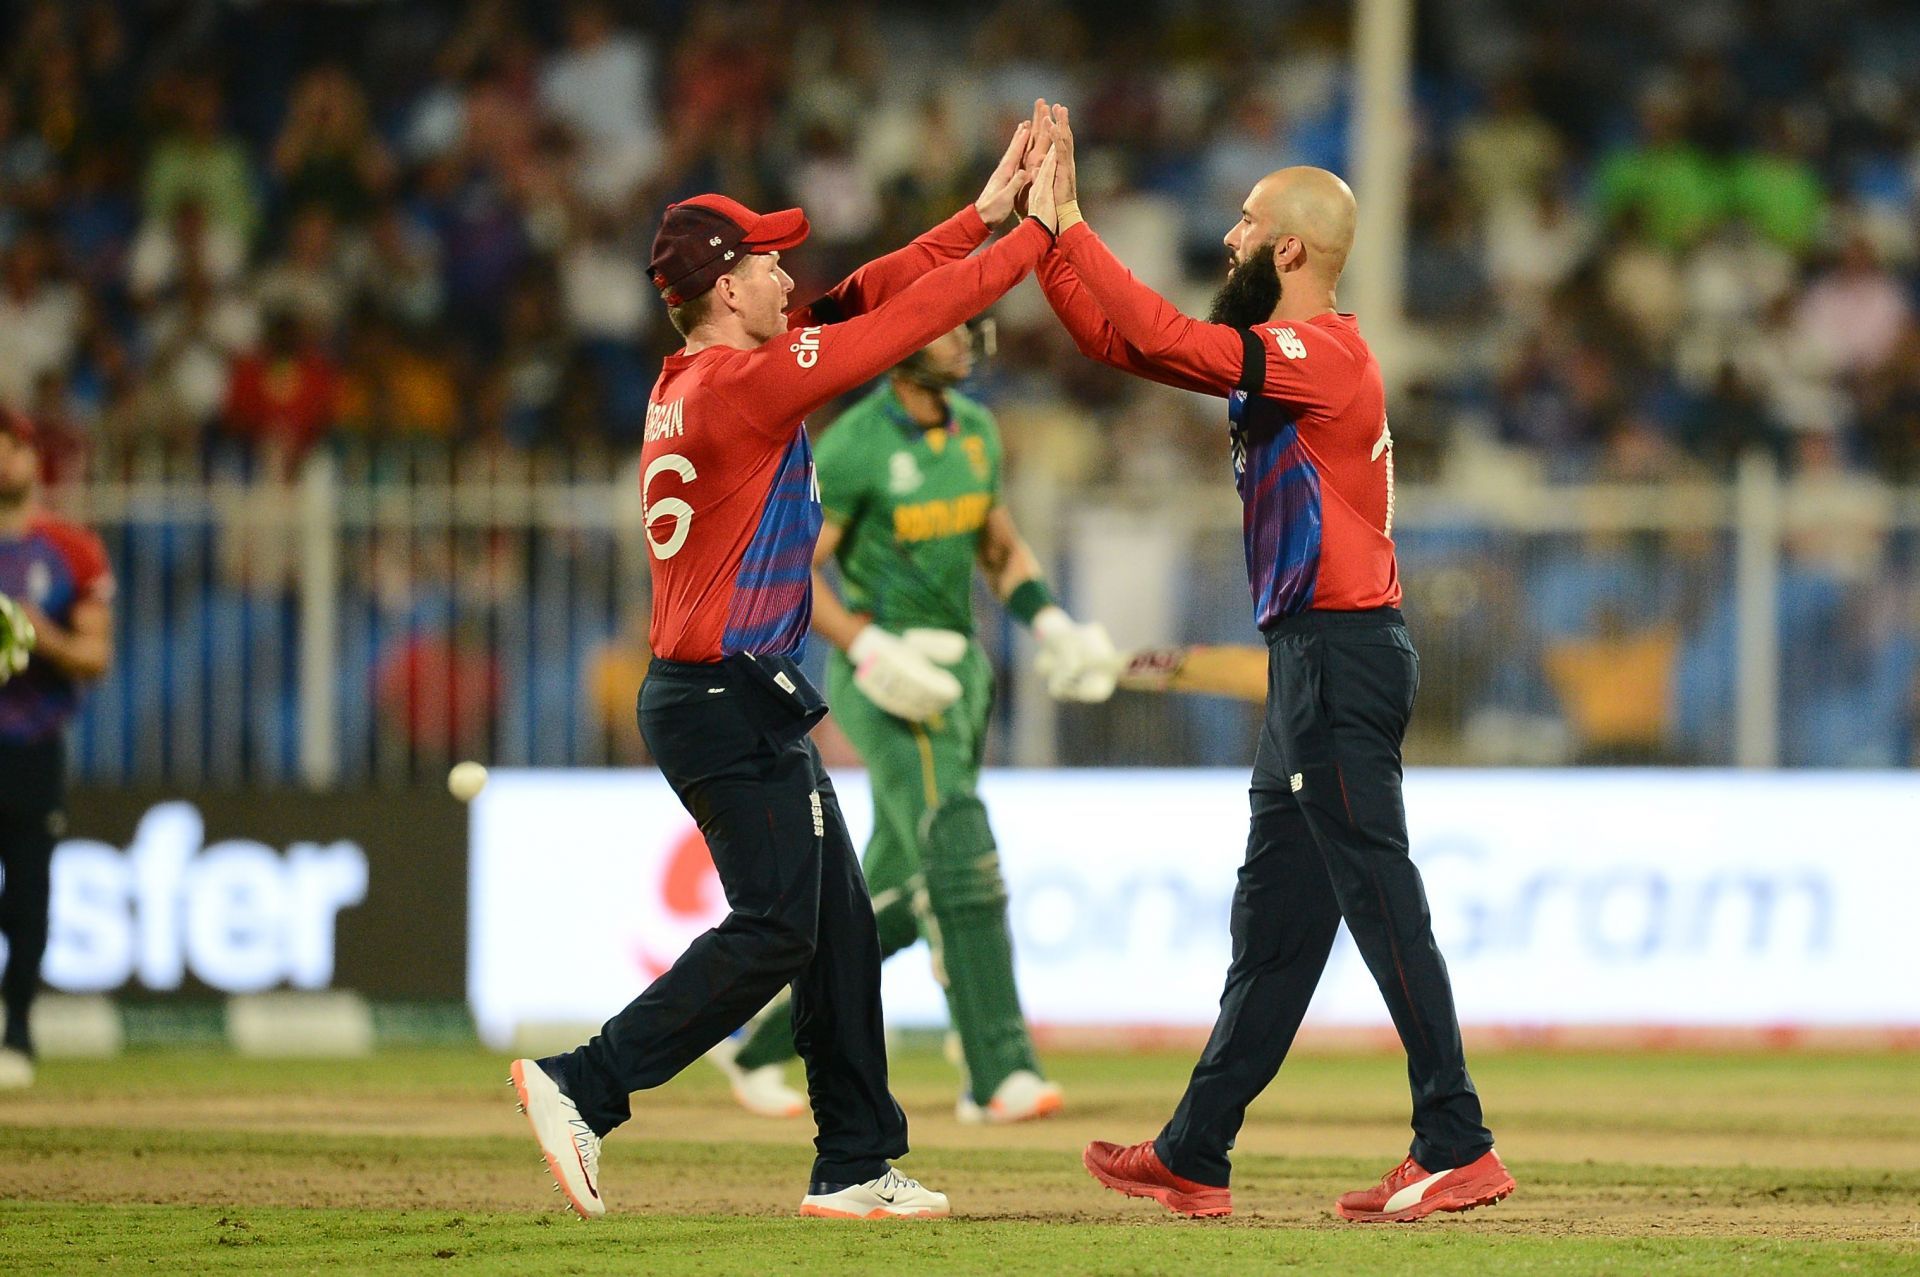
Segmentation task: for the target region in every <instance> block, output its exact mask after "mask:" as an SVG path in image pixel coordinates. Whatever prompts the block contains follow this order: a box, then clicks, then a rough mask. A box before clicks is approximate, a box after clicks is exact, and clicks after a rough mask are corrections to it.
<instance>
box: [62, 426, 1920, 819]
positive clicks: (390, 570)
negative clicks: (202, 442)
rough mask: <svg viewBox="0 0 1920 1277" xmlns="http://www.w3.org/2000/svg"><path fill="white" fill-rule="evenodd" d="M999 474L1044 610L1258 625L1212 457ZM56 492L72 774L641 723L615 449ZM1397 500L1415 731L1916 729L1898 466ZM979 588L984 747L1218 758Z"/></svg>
mask: <svg viewBox="0 0 1920 1277" xmlns="http://www.w3.org/2000/svg"><path fill="white" fill-rule="evenodd" d="M1011 500H1012V504H1013V506H1014V509H1015V512H1016V514H1017V515H1018V516H1019V517H1020V520H1021V522H1022V525H1023V527H1024V529H1025V530H1026V531H1027V533H1028V534H1029V536H1030V538H1031V539H1032V540H1033V542H1034V543H1035V545H1036V547H1037V548H1038V549H1039V550H1040V552H1041V553H1042V557H1043V560H1045V561H1047V562H1048V563H1050V564H1051V565H1052V569H1053V571H1054V573H1055V575H1056V577H1057V579H1058V581H1059V583H1060V586H1061V588H1062V591H1063V593H1064V594H1065V595H1066V596H1067V598H1068V600H1069V602H1070V603H1071V604H1072V606H1073V607H1074V609H1075V610H1076V612H1078V613H1080V614H1082V615H1084V616H1088V617H1098V618H1100V619H1102V620H1105V621H1106V622H1107V623H1108V624H1109V626H1110V627H1111V628H1112V629H1113V630H1114V632H1115V634H1116V637H1117V638H1119V639H1120V640H1121V641H1122V642H1123V645H1124V644H1141V643H1165V642H1176V641H1185V642H1239V643H1257V642H1258V636H1257V634H1255V633H1254V632H1253V630H1252V627H1251V621H1250V618H1249V606H1248V602H1247V595H1246V584H1245V575H1244V566H1243V562H1242V555H1241V549H1240V543H1239V507H1238V504H1237V502H1236V501H1235V499H1234V497H1233V494H1232V491H1231V489H1229V488H1226V487H1225V486H1224V485H1213V484H1198V483H1196V484H1194V485H1192V486H1190V487H1176V488H1172V489H1169V488H1166V487H1156V488H1154V489H1153V490H1151V491H1143V490H1135V489H1101V490H1097V491H1079V492H1074V493H1064V492H1058V491H1049V490H1046V489H1044V488H1042V487H1034V486H1028V487H1025V488H1021V489H1017V490H1016V491H1015V492H1014V494H1013V495H1012V498H1011ZM62 503H63V504H64V505H66V506H67V507H68V508H69V509H70V510H71V511H72V512H73V513H75V514H76V515H78V516H79V517H81V518H83V519H85V520H87V521H88V522H90V523H91V524H93V526H95V527H96V528H97V529H98V530H99V531H100V532H101V534H102V536H103V537H104V539H105V541H106V543H107V547H108V552H109V555H110V557H111V558H112V560H113V562H114V566H115V569H116V572H117V574H118V576H119V579H120V594H119V597H120V607H119V615H118V626H119V658H118V661H117V663H116V666H115V668H114V670H113V672H112V674H111V675H110V676H109V677H108V678H107V679H106V680H104V681H103V683H102V684H101V685H100V686H98V687H97V688H96V689H95V690H94V691H93V693H92V695H91V697H90V699H89V701H88V703H87V706H86V708H85V710H84V712H83V714H82V716H81V719H80V722H79V724H78V727H77V731H76V735H75V757H76V765H77V769H78V771H79V773H80V774H81V776H82V777H84V778H85V779H87V780H90V781H94V782H98V783H129V782H136V781H137V782H159V783H169V784H191V785H194V786H216V787H217V786H239V785H268V786H273V785H304V786H308V787H319V788H325V787H334V786H346V787H362V786H378V787H394V786H404V785H409V784H415V783H422V782H430V781H437V780H438V779H439V778H440V777H442V776H444V774H445V769H446V767H447V766H448V764H449V763H450V762H452V761H454V760H456V759H460V758H478V759H482V760H485V761H488V762H490V763H496V764H506V765H543V766H573V765H600V764H607V763H625V762H633V761H637V760H639V759H641V758H643V757H644V754H643V751H642V747H641V745H640V742H639V739H638V734H637V731H636V730H635V728H634V723H633V698H634V694H635V692H636V690H637V688H638V685H639V681H640V678H641V674H642V672H643V669H644V662H645V642H644V638H645V630H646V612H647V583H646V558H645V555H646V541H645V537H644V535H643V532H642V527H641V524H640V507H639V499H638V484H637V479H636V476H635V473H634V470H633V463H632V459H631V458H625V459H623V458H617V457H612V456H607V455H601V454H580V455H575V456H571V457H568V458H565V459H560V460H556V459H553V458H530V457H528V456H526V455H523V454H516V453H506V452H491V451H486V450H471V451H462V452H454V451H450V450H447V449H444V448H438V447H427V448H412V449H371V448H369V449H345V450H336V451H333V452H327V453H320V454H316V455H315V456H313V457H311V458H310V459H309V460H307V461H306V462H305V463H304V465H303V466H302V467H301V468H300V469H299V471H298V472H297V474H294V475H293V476H291V477H285V478H275V477H271V476H263V475H261V474H259V473H257V472H256V471H255V470H254V468H253V467H252V466H250V465H248V464H246V463H244V462H241V461H238V460H221V459H214V460H211V461H209V460H206V459H195V460H194V461H192V462H191V463H182V462H180V461H179V460H178V459H177V458H173V459H170V458H167V457H165V456H163V455H161V454H157V453H156V454H154V455H152V456H148V457H144V458H134V459H132V460H130V461H129V462H128V463H127V464H126V465H125V466H124V467H122V468H121V469H120V471H119V473H118V477H115V478H113V479H110V480H106V481H101V482H95V483H91V484H88V485H85V486H82V487H79V488H76V489H73V490H71V491H69V492H67V493H65V494H63V498H62ZM1397 519H1398V523H1397V526H1396V529H1395V535H1396V539H1397V540H1398V543H1399V546H1400V552H1401V569H1402V575H1403V579H1404V582H1405V586H1406V590H1407V610H1408V614H1409V618H1410V624H1411V626H1412V628H1413V631H1414V637H1415V641H1416V643H1417V644H1418V646H1419V647H1420V649H1421V652H1422V658H1423V686H1422V691H1421V704H1420V708H1419V710H1418V713H1417V715H1416V721H1415V726H1414V730H1413V734H1412V738H1411V739H1410V742H1409V757H1410V759H1412V760H1414V761H1420V762H1428V763H1561V762H1614V763H1620V762H1642V763H1662V764H1693V763H1697V764H1723V765H1730V764H1738V765H1747V766H1767V765H1774V764H1786V765H1800V766H1804V765H1820V766H1905V765H1911V764H1912V763H1913V762H1914V760H1915V749H1916V745H1915V739H1916V734H1917V733H1916V722H1917V721H1920V711H1917V709H1916V706H1917V705H1920V697H1917V696H1916V687H1917V686H1920V678H1917V676H1916V670H1920V556H1917V555H1916V550H1917V549H1920V491H1897V490H1892V489H1887V488H1884V487H1881V486H1877V485H1875V484H1873V483H1870V482H1866V481H1862V480H1855V479H1831V480H1824V481H1812V480H1801V481H1795V482H1794V483H1791V484H1789V483H1784V482H1783V481H1782V480H1781V478H1780V476H1779V474H1778V473H1777V471H1776V470H1775V468H1774V466H1773V464H1772V463H1771V462H1770V461H1768V460H1766V459H1764V458H1760V457H1755V458H1751V459H1749V460H1748V461H1747V462H1746V463H1745V464H1744V465H1743V466H1742V468H1741V470H1740V472H1739V477H1738V480H1737V482H1735V483H1732V484H1721V485H1712V484H1709V485H1689V486H1606V485H1600V486H1582V487H1564V486H1546V485H1539V484H1533V483H1525V482H1520V483H1516V482H1512V481H1503V482H1500V483H1490V484H1488V485H1487V486H1486V487H1485V488H1484V489H1481V488H1473V489H1462V488H1458V487H1434V486H1421V487H1403V488H1402V489H1401V491H1400V493H1399V498H1398V514H1397ZM981 617H982V621H983V640H984V641H985V643H986V644H987V646H988V648H989V650H990V651H991V652H992V653H993V655H994V659H995V661H996V664H997V666H998V667H999V670H1000V673H1001V679H1002V692H1001V706H1002V710H1001V713H1000V716H999V721H998V724H997V727H996V733H997V734H996V736H995V739H994V742H993V746H992V752H993V754H994V755H995V756H996V759H997V761H1002V762H1009V763H1020V764H1036V765H1038V764H1049V763H1067V764H1087V765H1093V764H1186V765H1191V764H1195V763H1219V764H1231V763H1243V762H1246V761H1247V760H1249V759H1250V758H1251V755H1252V749H1253V742H1254V738H1255V734H1256V732H1257V709H1256V707H1253V706H1251V705H1246V704H1239V703H1235V702H1231V701H1224V700H1219V699H1215V698H1204V697H1179V696H1148V695H1137V694H1123V695H1121V696H1118V697H1116V698H1115V700H1114V701H1113V702H1111V703H1110V704H1108V705H1104V706H1094V707H1084V706H1065V707H1062V706H1055V705H1053V704H1052V703H1051V702H1049V701H1048V700H1047V699H1046V697H1045V696H1044V694H1043V693H1042V692H1041V690H1040V688H1039V687H1038V685H1037V684H1036V682H1035V681H1034V679H1033V677H1032V675H1031V673H1030V672H1029V665H1030V662H1029V661H1028V660H1027V659H1026V658H1027V656H1028V654H1029V652H1030V649H1029V648H1027V647H1026V646H1025V645H1026V639H1025V638H1024V637H1023V636H1021V635H1018V634H1017V633H1016V632H1015V630H1014V628H1013V627H1012V626H1010V625H1008V624H1007V623H1006V621H1005V619H1004V618H1003V617H1002V616H1001V615H1000V614H999V612H998V611H997V609H994V608H992V607H991V606H983V608H982V609H981ZM815 646H816V648H817V647H818V645H817V644H816V645H815ZM810 659H813V660H815V661H818V660H819V659H820V653H818V652H817V651H816V652H815V653H813V654H812V655H811V658H810Z"/></svg>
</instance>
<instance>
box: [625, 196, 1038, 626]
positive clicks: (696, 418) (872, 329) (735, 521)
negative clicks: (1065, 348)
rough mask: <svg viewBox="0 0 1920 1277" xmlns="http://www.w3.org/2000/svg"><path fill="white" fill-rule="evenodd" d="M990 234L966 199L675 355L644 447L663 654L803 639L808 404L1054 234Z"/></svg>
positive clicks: (808, 543) (808, 555) (922, 338)
mask: <svg viewBox="0 0 1920 1277" xmlns="http://www.w3.org/2000/svg"><path fill="white" fill-rule="evenodd" d="M986 237H987V228H986V226H985V224H984V223H982V222H981V220H980V216H979V214H978V213H976V212H975V211H974V210H973V208H972V206H971V205H969V206H968V207H967V208H965V209H963V210H962V211H961V212H959V213H957V214H956V215H954V216H953V217H951V218H949V219H947V220H946V221H945V222H942V223H941V224H940V225H939V226H936V227H934V228H933V230H931V231H929V232H927V233H926V234H925V235H922V236H921V237H920V238H919V239H917V240H915V241H913V243H911V244H909V245H907V246H906V247H905V248H903V249H900V250H899V251H898V252H895V253H891V254H889V255H887V256H886V257H882V258H880V259H878V260H877V261H874V262H870V263H868V264H867V265H866V266H864V267H862V268H861V269H860V270H859V271H857V272H855V273H854V274H853V275H852V276H850V277H849V278H848V279H846V280H845V281H843V282H842V283H841V284H839V285H838V286H837V287H835V288H834V289H833V290H832V291H831V292H829V293H828V294H827V295H826V296H825V297H823V298H821V299H820V300H819V301H817V302H815V303H813V304H812V305H811V306H806V307H802V308H800V309H798V310H795V311H793V312H792V313H790V314H789V315H788V316H787V322H788V330H787V331H786V332H784V333H782V334H781V335H780V336H778V337H775V338H774V339H773V340H772V341H769V342H767V343H766V344H765V345H763V346H759V347H756V348H754V349H752V350H742V349H738V348H735V347H731V346H709V347H707V348H705V349H703V350H701V351H698V352H697V353H695V354H691V355H689V354H686V353H684V352H682V353H679V354H674V355H669V356H668V357H667V360H666V363H665V366H664V367H663V368H662V369H661V372H660V379H659V381H657V382H656V383H654V387H653V394H652V396H651V398H650V399H649V401H648V405H647V424H646V439H645V443H644V446H643V447H642V449H641V454H640V484H641V504H642V511H643V513H642V518H643V519H644V521H645V523H646V531H647V541H648V543H649V547H650V550H651V553H650V555H649V560H648V561H649V563H650V565H651V568H652V578H653V623H652V628H651V632H650V641H651V644H652V647H653V652H654V655H656V656H663V657H666V658H667V659H668V660H675V661H717V660H720V659H721V658H722V657H725V656H731V655H733V654H734V653H737V652H752V653H755V654H757V655H786V656H792V655H797V654H798V653H799V651H800V649H801V647H802V646H803V645H804V644H805V642H806V637H807V629H808V626H809V625H810V624H811V623H812V619H813V588H812V573H813V548H814V542H815V541H816V540H818V539H819V535H820V493H819V487H818V484H817V483H816V482H815V480H814V476H813V453H812V452H811V450H810V449H809V448H808V446H807V432H806V420H805V418H806V414H807V413H809V412H811V411H813V410H814V409H816V408H818V407H820V406H821V405H822V404H825V403H827V402H828V401H830V400H832V399H833V398H835V397H836V396H838V395H841V394H843V393H845V392H846V391H848V390H851V389H853V388H854V387H855V386H859V385H861V384H862V383H864V382H866V381H868V380H870V379H872V378H873V377H876V376H878V375H879V374H880V373H882V372H885V371H886V370H887V369H889V368H891V367H893V366H894V365H895V364H897V363H899V362H900V361H901V360H902V359H904V358H906V357H907V356H908V355H909V354H912V353H913V352H914V351H916V350H919V349H920V348H921V347H922V346H925V345H926V344H927V343H928V342H930V341H932V340H933V339H934V338H936V337H938V336H940V335H941V334H942V333H945V332H948V331H949V330H951V329H953V328H954V327H956V326H957V325H959V324H960V323H962V322H963V321H965V320H966V319H968V318H970V317H972V316H973V315H975V314H977V313H978V312H979V311H981V310H983V309H985V308H986V307H987V306H988V305H990V304H991V303H992V302H993V301H994V300H995V299H996V298H998V297H999V296H1000V295H1001V294H1002V293H1004V292H1006V291H1007V290H1008V289H1009V288H1012V287H1013V286H1014V285H1015V284H1016V283H1018V282H1019V281H1020V280H1021V279H1022V278H1023V277H1024V276H1025V275H1026V273H1027V272H1028V271H1030V270H1031V269H1033V267H1034V265H1035V264H1036V263H1037V262H1038V261H1039V260H1040V255H1041V254H1042V253H1044V252H1045V251H1046V248H1047V245H1048V244H1049V243H1050V239H1049V236H1048V235H1047V232H1046V229H1045V228H1044V227H1040V226H1034V225H1023V226H1021V227H1020V228H1019V229H1017V230H1015V231H1014V232H1012V233H1011V234H1009V235H1007V236H1005V237H1004V238H1002V239H1001V240H1000V241H999V242H998V243H997V244H995V245H994V246H993V247H991V248H989V249H988V250H987V251H985V252H984V253H980V254H978V255H976V256H973V257H968V256H967V254H968V253H969V252H971V251H972V250H973V249H974V248H976V247H978V246H979V245H980V243H981V242H982V241H984V240H985V239H986ZM941 263H944V265H943V264H941Z"/></svg>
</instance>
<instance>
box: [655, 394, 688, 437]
mask: <svg viewBox="0 0 1920 1277" xmlns="http://www.w3.org/2000/svg"><path fill="white" fill-rule="evenodd" d="M680 404H681V401H680V400H678V399H674V400H670V401H669V402H667V403H650V404H648V405H647V435H646V441H647V442H648V443H653V442H655V441H657V440H660V439H677V438H679V437H680V436H681V435H683V434H685V433H686V432H687V427H686V421H685V419H684V417H683V414H682V413H681V411H680Z"/></svg>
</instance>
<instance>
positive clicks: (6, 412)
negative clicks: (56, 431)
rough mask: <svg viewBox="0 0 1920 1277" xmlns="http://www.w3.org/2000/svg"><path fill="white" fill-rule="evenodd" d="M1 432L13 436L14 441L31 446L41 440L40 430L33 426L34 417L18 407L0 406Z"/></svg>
mask: <svg viewBox="0 0 1920 1277" xmlns="http://www.w3.org/2000/svg"><path fill="white" fill-rule="evenodd" d="M0 434H4V435H8V436H11V437H12V439H13V440H14V442H16V443H24V444H26V445H27V446H28V447H29V448H31V447H33V446H34V445H36V444H37V443H39V441H40V440H39V432H38V431H36V430H35V429H34V428H33V418H31V417H29V416H27V414H26V413H24V412H21V411H20V410H19V409H17V408H7V407H4V406H0Z"/></svg>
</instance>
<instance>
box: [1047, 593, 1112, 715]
mask: <svg viewBox="0 0 1920 1277" xmlns="http://www.w3.org/2000/svg"><path fill="white" fill-rule="evenodd" d="M1033 634H1034V637H1035V638H1037V639H1039V640H1040V655H1039V658H1038V659H1037V660H1035V662H1034V668H1036V669H1038V670H1039V671H1040V673H1041V674H1042V675H1043V676H1044V677H1045V678H1046V680H1047V694H1048V695H1049V696H1051V697H1053V699H1055V700H1056V701H1082V702H1085V703H1088V704H1097V703H1098V702H1100V701H1104V700H1106V699H1107V698H1108V697H1110V696H1112V695H1113V689H1114V686H1115V683H1116V681H1117V680H1118V678H1119V674H1120V664H1121V662H1120V655H1119V653H1117V652H1115V651H1114V650H1113V640H1112V639H1110V638H1108V637H1107V627H1106V626H1104V625H1102V624H1100V623H1099V622H1098V621H1089V622H1086V623H1085V624H1082V623H1080V622H1078V621H1075V620H1074V619H1073V618H1072V617H1070V616H1068V615H1067V614H1066V611H1065V610H1064V609H1062V608H1060V607H1058V606H1053V607H1045V608H1042V609H1040V612H1039V614H1038V615H1036V616H1035V617H1034V618H1033Z"/></svg>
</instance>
